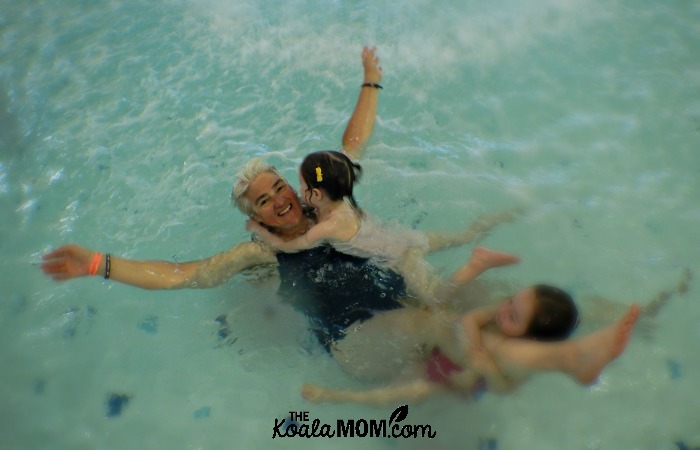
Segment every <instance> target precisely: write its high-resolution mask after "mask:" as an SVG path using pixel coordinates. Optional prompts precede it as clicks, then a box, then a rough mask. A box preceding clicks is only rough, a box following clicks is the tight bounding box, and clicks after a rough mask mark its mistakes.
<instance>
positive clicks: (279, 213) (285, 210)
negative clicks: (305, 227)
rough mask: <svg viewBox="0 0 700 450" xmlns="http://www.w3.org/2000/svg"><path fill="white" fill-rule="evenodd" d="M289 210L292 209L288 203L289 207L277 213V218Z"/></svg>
mask: <svg viewBox="0 0 700 450" xmlns="http://www.w3.org/2000/svg"><path fill="white" fill-rule="evenodd" d="M291 209H292V204H291V203H290V204H289V206H287V207H286V208H284V209H283V210H282V211H280V212H278V213H277V215H278V216H279V217H282V216H283V215H285V214H287V213H288V212H289V211H290V210H291Z"/></svg>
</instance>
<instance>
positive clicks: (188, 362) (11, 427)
mask: <svg viewBox="0 0 700 450" xmlns="http://www.w3.org/2000/svg"><path fill="white" fill-rule="evenodd" d="M699 23H700V4H698V3H697V2H691V1H675V2H651V1H648V0H640V1H631V0H625V1H619V2H613V3H610V2H603V1H583V0H566V1H561V0H557V1H554V0H536V1H531V2H527V3H524V2H516V1H512V0H496V1H494V2H488V3H484V2H474V1H467V2H464V1H456V0H450V1H449V2H443V3H442V4H440V5H439V6H436V4H435V3H434V2H429V1H422V0H411V1H410V2H408V3H406V2H388V1H375V2H354V1H314V2H283V3H280V2H275V1H270V0H262V1H255V2H254V1H242V0H234V1H223V0H199V1H193V2H185V1H169V2H145V1H137V0H125V1H103V2H88V1H83V2H79V1H75V2H68V3H61V5H60V6H59V5H58V4H54V3H47V2H30V3H27V2H9V1H2V2H0V36H1V39H0V207H1V209H2V214H1V215H0V248H1V249H2V252H3V255H4V257H3V258H2V261H1V262H0V271H1V272H0V273H2V288H1V289H0V343H1V345H0V361H2V367H3V368H2V380H3V382H2V384H1V385H0V448H3V449H33V448H54V449H95V448H152V449H160V448H162V449H175V448H183V449H220V448H277V447H279V448H305V449H306V448H328V446H329V445H332V446H333V448H336V447H337V448H359V447H360V446H362V448H370V449H372V448H377V449H383V448H396V447H401V448H425V446H426V445H431V446H432V447H434V448H445V449H452V448H473V449H480V450H481V449H492V448H493V449H496V448H498V449H510V448H519V449H530V448H532V449H561V448H586V449H622V448H630V449H631V448H635V449H684V448H696V447H700V432H698V430H699V429H700V427H699V426H698V417H700V407H698V405H697V402H696V401H694V398H695V397H696V390H697V387H698V384H697V380H698V378H699V377H700V355H699V354H698V352H697V351H696V349H697V347H698V344H699V343H700V327H699V326H698V323H700V306H699V305H700V303H699V302H698V301H697V300H698V294H697V292H698V286H697V280H694V281H691V282H690V285H689V291H688V293H686V294H685V295H676V296H674V298H672V300H671V301H670V302H669V303H668V304H667V305H666V306H665V308H664V309H663V310H662V311H661V312H660V313H659V315H658V316H657V317H656V318H655V319H654V320H653V321H646V327H645V328H644V329H640V331H639V332H638V333H636V334H635V336H634V337H633V339H632V342H631V344H630V346H629V347H628V350H627V351H626V353H625V354H624V355H623V356H622V357H621V358H620V359H619V360H617V361H615V362H614V363H613V364H612V365H610V366H609V367H608V368H607V369H606V370H605V371H604V373H603V375H602V377H601V379H600V380H599V382H598V383H597V384H596V385H595V386H593V387H591V388H581V387H579V386H577V385H576V384H574V383H573V382H572V381H570V380H568V379H567V378H565V377H563V376H561V375H557V374H546V375H541V376H538V377H536V378H534V379H533V380H532V381H531V382H529V383H527V384H526V385H524V386H523V387H522V388H520V389H519V390H518V391H517V392H515V393H512V394H510V395H508V396H504V397H500V396H496V395H493V394H486V395H484V396H483V397H481V398H480V399H479V400H478V401H475V402H474V401H466V400H464V399H461V398H457V397H440V398H434V399H430V400H428V401H426V402H424V403H421V404H419V405H410V413H409V416H408V420H409V421H410V423H412V424H430V425H431V426H432V427H433V429H434V430H435V431H436V432H437V436H436V438H435V439H434V440H433V441H432V442H428V441H427V440H426V439H403V440H396V439H383V438H354V439H350V438H346V439H344V438H335V439H331V440H328V439H323V438H314V439H301V438H276V439H274V440H273V439H272V435H273V426H274V424H275V419H280V418H284V417H286V416H288V415H289V411H309V415H310V417H311V418H315V417H318V418H321V420H322V422H327V423H335V421H336V420H337V419H359V418H364V419H367V420H369V419H388V417H389V415H390V414H391V412H392V411H393V410H394V409H395V408H394V407H390V408H373V407H366V406H360V405H320V406H319V405H310V404H308V403H305V402H304V401H303V400H302V399H301V397H300V395H299V390H300V386H301V384H302V383H304V382H314V383H317V384H326V385H329V386H335V387H342V388H348V389H359V388H361V387H362V384H360V383H359V382H357V381H354V380H350V379H348V378H347V377H345V376H344V375H343V373H342V372H341V370H340V369H339V367H337V366H336V364H335V363H334V362H333V361H332V360H330V358H328V357H327V355H326V354H325V353H324V352H323V351H322V350H321V349H320V347H319V346H318V345H315V343H314V342H313V340H312V338H311V337H310V335H309V333H308V331H307V330H306V322H305V320H304V318H303V317H301V316H300V315H299V314H298V313H296V312H295V311H294V310H292V309H291V308H290V307H288V306H286V305H284V304H282V303H281V302H280V301H279V299H277V298H276V297H275V293H274V288H273V287H272V286H271V284H270V283H269V282H267V281H265V280H263V281H261V282H254V280H251V279H248V278H245V277H236V278H234V279H233V280H231V281H230V282H229V283H228V284H226V285H224V286H221V287H219V288H215V289H209V290H196V291H195V290H186V291H173V292H151V291H142V290H138V289H135V288H130V287H127V286H122V285H118V284H115V283H112V282H106V281H104V280H103V279H101V278H94V279H82V280H74V281H70V282H66V283H56V282H52V281H51V280H49V279H48V278H46V277H45V276H44V275H43V274H42V273H41V271H40V270H39V268H38V266H37V264H38V262H39V261H40V259H41V255H42V254H43V253H45V252H46V251H48V250H50V249H52V248H55V247H56V246H58V245H61V244H64V243H69V242H74V243H78V244H81V245H85V246H88V247H90V248H95V249H99V250H101V251H105V252H111V253H113V254H118V255H122V256H126V257H130V258H136V259H166V260H175V261H186V260H192V259H199V258H203V257H206V256H209V255H212V254H214V253H216V252H219V251H223V250H225V249H227V248H229V247H231V246H233V245H235V244H236V243H238V242H241V241H243V240H246V239H248V234H247V233H246V231H245V229H244V221H245V218H244V217H243V216H242V215H241V214H240V213H239V212H238V211H237V210H235V208H233V207H232V206H231V204H230V200H229V196H230V189H231V185H232V180H233V174H234V173H235V172H236V171H237V169H238V168H239V167H240V166H241V165H242V164H243V163H245V162H246V161H247V160H248V159H250V158H251V157H253V156H258V155H269V156H270V158H271V161H272V162H273V163H274V164H275V165H277V166H278V167H279V168H281V169H282V171H283V173H284V174H285V175H286V176H288V177H289V179H290V180H292V181H293V184H296V174H295V171H296V166H297V165H298V163H299V162H300V160H301V158H302V157H303V156H304V155H305V154H306V153H308V152H310V151H313V150H318V149H329V148H337V147H338V145H339V143H340V137H341V135H342V132H343V129H344V127H345V124H346V121H347V118H348V117H349V114H350V112H351V110H352V107H353V106H354V102H355V99H356V96H357V92H358V87H359V84H360V83H361V81H362V72H361V64H360V50H361V48H362V45H365V44H369V45H376V46H377V47H378V53H379V55H380V57H381V59H382V65H383V68H384V79H383V82H382V84H383V85H384V87H385V89H384V90H383V91H382V92H381V93H380V105H379V116H378V120H377V124H376V127H375V132H374V135H373V137H372V140H371V142H370V145H369V147H368V148H367V150H366V155H365V158H364V159H363V161H362V163H363V166H364V169H365V174H364V177H363V179H362V183H361V185H360V187H359V188H358V191H357V198H358V200H359V202H360V205H361V206H362V207H364V208H366V209H367V210H368V211H371V212H372V213H374V214H375V215H377V216H380V217H382V218H385V219H392V220H397V221H398V222H400V223H402V224H404V225H406V226H408V227H415V228H418V229H421V230H450V231H457V230H461V229H464V228H466V227H467V226H468V225H469V224H470V223H471V222H472V221H473V220H475V219H476V218H477V217H479V216H480V215H482V214H488V213H494V212H501V211H507V210H512V209H514V208H524V210H525V213H524V215H523V216H522V217H520V218H519V219H518V220H517V221H515V222H513V223H510V224H505V225H502V226H500V227H499V228H497V229H496V230H494V231H493V232H492V233H491V234H490V235H489V236H488V237H487V238H486V239H485V240H484V241H483V244H484V245H488V246H490V247H494V248H498V249H503V250H507V251H511V252H514V253H517V254H518V255H520V256H521V257H522V260H523V261H522V263H521V264H520V265H518V266H516V267H511V268H507V269H502V270H499V272H494V273H492V274H491V275H490V277H492V278H493V279H496V280H504V281H507V282H508V283H510V284H513V285H518V284H525V283H531V282H534V281H548V282H552V283H556V284H559V285H562V286H564V287H566V288H567V289H569V290H571V291H572V292H573V293H574V294H575V296H576V297H577V298H578V299H579V300H580V301H579V303H580V305H581V309H582V310H584V311H585V310H586V309H587V307H588V306H587V304H586V301H585V299H586V298H589V297H592V296H603V297H606V298H609V299H611V300H612V301H614V302H615V303H618V304H619V305H625V304H629V303H631V302H634V301H637V302H641V303H648V302H649V301H650V300H651V299H652V298H653V297H654V295H655V294H656V293H657V292H659V291H661V290H664V289H670V288H673V287H674V286H675V285H676V284H677V283H678V280H679V279H680V278H681V275H682V273H683V271H684V270H685V269H686V268H690V269H691V272H692V273H694V274H695V271H696V270H697V269H698V268H699V267H700V253H699V252H698V248H700V246H699V245H698V244H700V239H698V230H699V229H700V176H699V175H700V173H699V172H700V153H699V148H698V147H699V144H700V65H699V64H698V61H700V33H698V24H699ZM469 251H470V248H469V247H466V248H462V249H454V250H450V251H447V252H444V253H442V254H439V255H436V256H434V257H431V262H432V263H434V264H435V266H436V267H437V268H438V269H439V270H440V271H441V272H442V273H444V274H448V273H450V271H451V270H454V269H455V268H456V267H458V266H459V265H460V264H461V263H462V262H463V261H464V260H465V259H466V258H467V256H468V254H469ZM695 275H696V278H697V274H695ZM611 319H612V318H611ZM397 406H398V405H397ZM432 447H431V448H432Z"/></svg>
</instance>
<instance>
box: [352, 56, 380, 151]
mask: <svg viewBox="0 0 700 450" xmlns="http://www.w3.org/2000/svg"><path fill="white" fill-rule="evenodd" d="M375 51H376V49H375V48H368V47H364V48H363V49H362V66H363V67H364V78H363V81H362V87H360V94H359V96H358V97H357V103H356V104H355V109H354V110H353V112H352V115H351V116H350V120H349V121H348V125H347V126H346V128H345V133H343V152H344V153H345V154H347V155H348V156H349V157H350V158H352V159H359V158H360V157H361V156H362V152H363V151H364V148H365V145H366V144H367V141H368V140H369V137H370V136H371V135H372V130H373V129H374V120H375V118H376V117H377V104H378V103H379V91H380V90H381V89H382V88H381V87H380V85H379V83H380V82H381V81H382V68H381V66H380V65H379V57H377V56H376V54H375Z"/></svg>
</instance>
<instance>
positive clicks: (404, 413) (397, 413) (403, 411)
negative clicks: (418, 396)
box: [389, 405, 408, 426]
mask: <svg viewBox="0 0 700 450" xmlns="http://www.w3.org/2000/svg"><path fill="white" fill-rule="evenodd" d="M406 417H408V405H403V406H399V407H398V408H396V409H395V410H394V412H393V413H391V417H389V425H390V426H391V424H393V423H394V422H396V423H399V422H401V421H402V420H403V419H405V418H406Z"/></svg>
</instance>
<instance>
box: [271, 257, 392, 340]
mask: <svg viewBox="0 0 700 450" xmlns="http://www.w3.org/2000/svg"><path fill="white" fill-rule="evenodd" d="M276 256H277V261H278V263H279V273H280V277H281V280H282V283H281V285H280V288H279V293H280V295H281V296H282V297H283V299H284V300H285V301H286V302H289V303H290V304H292V306H293V307H294V308H295V309H297V310H299V311H301V312H303V313H304V314H305V315H306V316H307V317H308V318H309V321H310V322H311V331H313V332H314V334H315V335H316V337H317V338H318V340H319V341H320V342H321V344H322V345H323V346H324V347H325V348H326V350H328V349H329V347H330V344H331V343H332V342H334V341H337V340H340V339H342V338H343V337H344V335H345V333H344V332H345V329H346V328H347V327H348V326H350V325H351V324H352V323H354V322H357V321H364V320H367V319H369V318H370V317H372V316H373V315H374V314H375V313H376V312H378V311H389V310H392V309H397V308H400V307H402V305H401V303H399V300H400V299H401V298H403V297H404V296H405V294H406V284H405V283H404V280H403V278H402V277H401V275H399V274H397V273H396V272H393V271H391V270H389V269H384V268H381V267H377V266H376V265H374V264H371V263H368V260H367V259H364V258H357V257H355V256H350V255H346V254H344V253H340V252H338V251H336V250H335V249H333V248H332V247H331V246H329V245H324V246H321V247H316V248H312V249H310V250H304V251H301V252H298V253H281V252H280V253H277V255H276Z"/></svg>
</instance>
